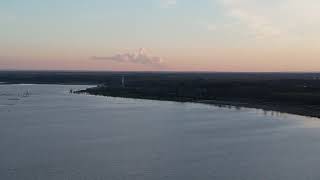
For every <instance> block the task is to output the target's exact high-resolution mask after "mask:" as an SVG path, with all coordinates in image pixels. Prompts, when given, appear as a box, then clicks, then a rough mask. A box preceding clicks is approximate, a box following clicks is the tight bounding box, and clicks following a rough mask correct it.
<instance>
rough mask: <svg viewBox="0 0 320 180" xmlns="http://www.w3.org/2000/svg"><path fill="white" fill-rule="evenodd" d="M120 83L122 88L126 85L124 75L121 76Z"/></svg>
mask: <svg viewBox="0 0 320 180" xmlns="http://www.w3.org/2000/svg"><path fill="white" fill-rule="evenodd" d="M121 85H122V87H123V88H125V87H126V84H125V79H124V76H122V80H121Z"/></svg>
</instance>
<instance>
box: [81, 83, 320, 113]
mask: <svg viewBox="0 0 320 180" xmlns="http://www.w3.org/2000/svg"><path fill="white" fill-rule="evenodd" d="M75 93H76V94H88V95H94V96H104V97H118V98H128V99H141V100H155V101H168V102H181V103H199V104H206V105H215V106H233V107H240V108H241V107H242V108H252V109H260V110H265V111H274V112H280V113H288V114H292V115H300V116H305V117H311V118H320V109H319V110H317V109H315V108H310V107H306V105H302V104H301V105H298V104H296V105H292V104H291V105H290V104H286V103H280V102H279V103H276V102H268V103H266V102H264V103H258V102H240V101H231V100H192V99H179V98H158V97H151V96H149V97H147V96H145V97H141V96H139V97H137V96H121V95H112V94H108V95H103V94H99V93H90V92H88V91H87V89H86V90H81V91H78V92H75Z"/></svg>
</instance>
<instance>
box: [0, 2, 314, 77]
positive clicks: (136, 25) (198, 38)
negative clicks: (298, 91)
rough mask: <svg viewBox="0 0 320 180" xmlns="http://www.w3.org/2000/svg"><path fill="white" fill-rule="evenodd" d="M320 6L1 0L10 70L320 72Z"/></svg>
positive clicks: (2, 51)
mask: <svg viewBox="0 0 320 180" xmlns="http://www.w3.org/2000/svg"><path fill="white" fill-rule="evenodd" d="M319 9H320V1H318V0H305V1H301V0H269V1H264V0H199V1H194V0H138V1H119V0H107V1H105V0H92V1H88V0H77V1H76V0H69V1H64V0H56V1H49V0H41V1H40V0H28V1H27V0H19V1H18V0H10V1H1V2H0V26H1V31H0V69H2V70H6V69H18V70H90V71H91V70H102V71H238V72H240V71H255V72H257V71H263V72H266V71H319V70H320V59H319V57H320V36H319V32H320V13H319Z"/></svg>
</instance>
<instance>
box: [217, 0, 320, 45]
mask: <svg viewBox="0 0 320 180" xmlns="http://www.w3.org/2000/svg"><path fill="white" fill-rule="evenodd" d="M219 1H220V2H221V3H222V5H223V7H224V10H225V14H226V15H227V16H228V17H230V18H232V19H233V20H235V21H236V22H237V23H239V24H241V25H244V26H246V28H247V30H248V32H249V33H250V34H253V35H255V37H257V38H273V37H277V38H278V37H282V38H283V37H287V38H289V39H292V38H299V36H300V37H302V36H304V37H307V36H310V37H312V35H313V37H314V35H315V34H317V32H319V30H320V13H319V9H320V1H319V0H304V1H303V0H270V1H262V0H219ZM311 34H312V35H311Z"/></svg>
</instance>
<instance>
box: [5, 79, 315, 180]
mask: <svg viewBox="0 0 320 180" xmlns="http://www.w3.org/2000/svg"><path fill="white" fill-rule="evenodd" d="M85 87H86V86H64V85H26V84H25V85H0V179H1V180H2V179H3V180H111V179H112V180H142V179H146V180H163V179H165V180H195V179H199V180H200V179H201V180H212V179H219V180H235V179H236V180H242V179H243V180H260V179H266V180H273V179H274V180H302V179H320V171H319V170H318V169H319V166H320V156H319V152H320V120H319V119H315V118H308V117H303V116H295V115H289V114H282V113H276V112H264V111H262V110H255V109H247V108H233V107H217V106H210V105H202V104H192V103H175V102H160V101H148V100H134V99H124V98H110V97H98V96H89V95H76V94H69V93H68V92H69V89H83V88H85ZM26 92H28V94H29V95H28V96H24V94H25V93H26Z"/></svg>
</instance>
